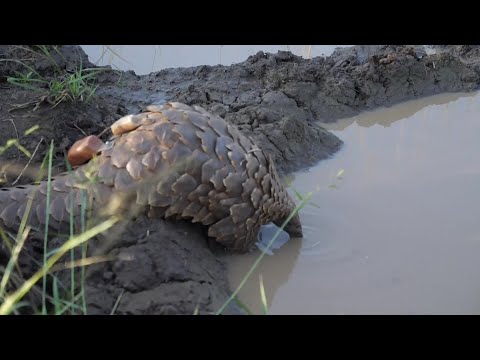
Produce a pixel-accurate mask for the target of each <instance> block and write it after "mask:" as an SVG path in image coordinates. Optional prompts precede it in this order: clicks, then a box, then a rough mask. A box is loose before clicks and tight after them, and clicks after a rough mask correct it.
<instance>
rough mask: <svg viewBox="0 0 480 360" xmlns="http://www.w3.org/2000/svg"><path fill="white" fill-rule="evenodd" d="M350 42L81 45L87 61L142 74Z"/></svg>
mask: <svg viewBox="0 0 480 360" xmlns="http://www.w3.org/2000/svg"><path fill="white" fill-rule="evenodd" d="M344 46H350V45H82V48H83V50H84V51H85V52H86V53H87V55H88V56H89V58H90V61H92V62H93V63H97V64H98V65H111V66H112V67H115V68H118V69H120V70H134V71H135V72H136V74H137V75H145V74H148V73H150V72H153V71H159V70H161V69H165V68H174V67H191V66H198V65H218V64H220V65H231V64H233V63H238V62H242V61H245V60H246V59H247V58H248V56H250V55H254V54H256V53H257V52H258V51H264V52H271V53H276V52H277V51H279V50H282V51H287V50H288V51H291V52H293V53H294V54H295V55H299V56H303V57H305V58H307V59H308V58H311V57H314V56H320V55H322V56H328V55H330V54H331V53H332V52H333V51H334V50H335V48H337V47H344Z"/></svg>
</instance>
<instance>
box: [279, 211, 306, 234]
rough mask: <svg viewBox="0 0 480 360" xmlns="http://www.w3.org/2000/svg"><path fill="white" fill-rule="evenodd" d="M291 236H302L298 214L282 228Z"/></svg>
mask: <svg viewBox="0 0 480 360" xmlns="http://www.w3.org/2000/svg"><path fill="white" fill-rule="evenodd" d="M284 230H285V231H286V232H287V233H288V234H289V235H290V237H292V238H301V237H303V231H302V223H301V222H300V216H299V215H298V214H297V215H295V216H294V217H293V218H292V219H291V220H290V221H289V222H288V224H287V225H286V226H285V229H284Z"/></svg>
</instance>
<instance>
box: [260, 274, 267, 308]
mask: <svg viewBox="0 0 480 360" xmlns="http://www.w3.org/2000/svg"><path fill="white" fill-rule="evenodd" d="M260 298H261V299H262V312H263V315H267V314H268V303H267V295H266V294H265V287H264V286H263V276H262V274H260Z"/></svg>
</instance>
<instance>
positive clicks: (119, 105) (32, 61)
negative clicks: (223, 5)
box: [0, 46, 480, 314]
mask: <svg viewBox="0 0 480 360" xmlns="http://www.w3.org/2000/svg"><path fill="white" fill-rule="evenodd" d="M59 49H60V51H59V52H58V53H57V52H54V51H53V50H52V52H51V54H52V55H51V57H50V58H46V57H45V56H43V55H41V54H39V50H38V49H36V48H33V47H31V48H26V47H25V48H18V47H10V46H9V47H5V46H3V47H0V60H3V61H2V62H0V118H1V119H2V121H1V122H0V131H1V134H0V144H1V145H3V144H5V143H6V142H7V140H8V139H18V141H19V142H20V143H21V144H22V145H23V146H25V148H26V149H27V150H29V151H30V152H31V153H34V151H35V149H36V148H37V151H36V152H35V156H34V157H33V160H32V161H31V163H30V165H29V167H27V168H26V170H25V171H23V173H22V170H23V169H24V167H25V164H26V163H27V162H28V158H27V157H26V156H25V155H24V154H23V153H22V152H21V151H19V150H18V149H16V148H14V147H12V148H10V149H9V150H8V151H6V152H5V153H4V154H3V155H1V160H2V162H1V168H0V179H1V180H2V181H3V182H2V184H0V186H12V184H14V185H20V184H22V183H27V182H31V181H32V179H34V177H35V174H36V171H35V165H38V164H39V163H40V162H41V161H42V159H43V156H44V155H45V153H46V150H47V147H48V144H49V143H50V141H51V140H54V143H55V156H54V165H55V171H64V170H65V166H64V152H65V150H66V149H68V148H69V147H70V146H71V145H72V144H73V142H74V141H76V140H78V139H79V138H81V137H83V136H85V134H99V133H100V132H101V131H102V130H104V129H105V128H107V127H108V126H109V125H110V124H111V123H112V122H113V121H114V120H115V119H117V118H119V117H120V116H123V115H125V114H127V113H135V112H138V111H139V110H141V109H142V108H144V107H145V106H146V105H148V104H150V103H156V102H159V103H160V102H164V101H167V100H173V101H181V102H185V103H187V104H190V105H191V104H197V105H200V106H203V107H205V108H206V109H208V110H210V111H212V112H214V113H216V114H218V115H220V116H222V117H224V118H225V119H226V120H227V121H229V122H231V123H233V124H235V125H237V126H238V127H239V128H240V129H241V130H242V131H243V132H244V133H246V134H248V135H250V136H252V137H253V138H254V139H255V140H256V141H257V143H258V145H259V146H260V147H261V148H263V149H264V150H265V151H266V152H267V153H270V154H272V155H273V156H274V158H275V160H276V163H277V164H278V167H279V168H280V170H281V171H283V172H284V173H288V172H291V171H294V170H298V169H300V168H303V167H306V166H309V165H312V164H314V163H316V162H318V161H319V160H321V159H324V158H326V157H328V156H331V155H332V154H334V153H335V152H336V151H337V150H338V149H339V148H340V147H341V141H340V140H339V139H338V138H337V137H335V136H334V135H332V134H331V133H329V132H328V131H326V130H325V129H323V128H322V127H321V125H319V124H318V122H320V123H321V122H324V123H327V122H332V121H335V120H336V119H339V118H344V117H348V116H352V115H356V114H358V113H359V112H361V111H363V110H370V109H373V108H376V107H379V106H389V105H392V104H395V103H398V102H401V101H405V100H409V99H413V98H418V97H422V96H428V95H432V94H436V93H441V92H455V91H471V90H475V89H477V88H478V84H480V71H479V70H480V69H479V65H478V64H479V59H480V54H479V52H478V48H477V47H471V46H470V47H466V46H450V47H448V46H447V47H441V48H438V51H437V53H436V54H433V55H427V54H426V53H425V51H424V50H423V48H420V47H418V48H415V47H409V46H355V47H353V48H346V49H341V50H338V51H336V52H334V53H333V54H332V55H331V56H329V57H326V58H323V57H317V58H314V59H312V60H305V59H302V58H301V57H298V56H294V55H292V54H291V53H289V52H279V53H278V54H264V53H258V54H256V55H255V56H251V57H249V58H248V59H247V60H246V61H245V62H243V63H240V64H235V65H232V66H199V67H194V68H178V69H167V70H163V71H160V72H158V73H152V74H150V75H145V76H136V75H135V74H134V73H133V72H131V71H130V72H118V71H113V70H111V69H106V70H105V71H101V72H99V73H98V76H97V84H98V85H99V87H98V89H97V92H96V93H97V96H94V97H93V98H92V99H91V101H89V102H78V103H72V102H70V101H65V102H62V103H60V104H58V105H57V106H55V107H53V104H52V99H50V98H48V97H44V95H45V93H44V92H38V91H31V90H29V89H22V88H20V87H18V86H14V85H12V84H11V83H9V82H7V81H6V77H7V76H18V73H22V74H25V73H26V72H28V71H29V70H26V69H25V66H24V65H22V64H20V63H19V62H18V61H22V62H23V63H24V64H27V65H29V66H31V69H32V70H34V71H35V72H37V73H38V75H40V76H42V77H44V78H45V79H47V80H51V79H53V78H54V77H55V76H57V74H58V71H65V70H73V69H75V68H77V67H78V66H79V64H80V63H81V65H82V67H83V68H86V67H91V68H93V67H94V65H93V64H90V63H89V62H88V59H87V57H86V55H85V54H84V53H83V51H82V50H81V49H80V48H79V47H76V46H62V47H60V48H59ZM52 59H53V61H54V62H55V64H54V63H53V62H52ZM5 60H9V61H5ZM11 60H17V61H11ZM46 86H47V85H45V87H46ZM40 99H42V101H40ZM34 125H39V126H40V128H39V130H37V131H36V132H34V133H32V134H30V135H28V136H25V135H24V132H25V130H27V129H29V128H30V127H32V126H34ZM104 136H105V137H107V136H108V134H106V135H104ZM20 173H21V176H20V177H19V175H20ZM102 239H103V238H98V239H96V240H95V241H93V242H92V243H91V244H92V245H91V246H89V249H90V252H91V253H92V254H98V253H101V254H107V255H109V256H114V257H118V256H119V255H121V256H120V258H119V259H117V260H114V261H109V262H106V263H103V264H99V265H95V266H92V267H90V268H89V271H88V275H89V276H88V280H87V301H88V311H89V313H97V314H105V313H109V312H110V311H111V309H112V308H113V306H114V304H115V302H116V300H117V299H119V297H120V299H121V301H120V303H119V305H118V307H117V309H116V313H118V314H170V313H172V314H191V313H193V312H194V311H195V309H196V308H198V309H199V311H200V313H210V312H214V311H215V310H217V309H218V308H219V307H220V306H221V304H222V303H223V301H225V299H226V298H227V296H228V294H229V291H230V289H229V286H228V283H227V281H226V269H225V265H224V264H223V263H222V262H221V261H220V260H219V259H218V258H217V257H216V256H215V254H214V253H215V252H216V251H221V250H218V249H217V250H214V251H212V250H211V249H210V248H209V247H208V246H207V239H206V236H205V234H204V232H203V229H201V228H198V227H195V226H192V225H191V224H186V223H172V222H165V221H158V220H155V221H151V220H148V219H145V218H143V217H140V218H138V219H136V220H134V221H133V222H132V223H130V224H128V226H127V228H126V229H125V231H123V232H122V233H121V234H120V235H118V234H117V235H116V236H115V241H113V242H109V246H108V247H105V246H104V245H105V241H104V240H102ZM60 242H61V240H60V239H59V238H54V239H52V240H51V247H52V248H54V247H55V246H56V245H55V244H57V245H58V244H59V243H60ZM42 246H43V245H42V244H41V240H40V239H37V240H36V239H34V238H32V240H31V241H30V242H29V243H28V246H27V247H26V249H25V251H24V253H23V254H22V255H23V257H22V258H21V264H22V270H23V272H24V274H23V275H24V276H25V277H27V276H28V275H31V274H32V273H33V272H34V271H35V270H37V269H38V260H39V259H41V254H42V251H43V247H42ZM7 258H8V256H7V251H6V250H5V249H4V248H2V249H0V265H4V264H5V263H6V260H7ZM35 259H36V260H37V261H34V260H35ZM125 259H128V260H125ZM68 274H69V273H68ZM68 274H67V272H66V274H64V276H62V279H63V278H64V279H63V280H64V281H65V284H67V285H66V286H67V288H68ZM32 301H33V302H36V301H38V299H36V300H35V299H34V300H32ZM229 313H240V310H239V309H238V308H236V307H234V306H232V307H231V308H230V309H229Z"/></svg>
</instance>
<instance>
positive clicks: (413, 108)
mask: <svg viewBox="0 0 480 360" xmlns="http://www.w3.org/2000/svg"><path fill="white" fill-rule="evenodd" d="M475 95H476V93H454V94H441V95H435V96H430V97H428V98H423V99H418V100H412V101H409V102H408V104H407V105H406V106H404V105H401V106H393V107H389V108H383V109H380V110H378V109H377V110H375V111H370V112H364V113H361V114H359V115H357V116H354V117H351V118H347V119H340V120H338V121H336V122H334V123H329V124H328V123H327V124H324V123H322V124H321V125H322V127H324V128H325V129H327V130H337V131H340V130H344V129H346V128H347V127H348V126H350V125H351V124H353V123H357V124H358V125H359V126H362V127H370V126H373V125H382V126H385V127H387V126H390V125H391V124H393V123H394V122H396V121H398V120H401V119H406V118H409V117H411V116H413V115H415V113H417V112H419V111H420V110H422V109H423V108H425V107H426V106H431V105H443V104H448V103H449V102H452V101H454V100H458V99H460V98H463V97H474V96H475Z"/></svg>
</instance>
